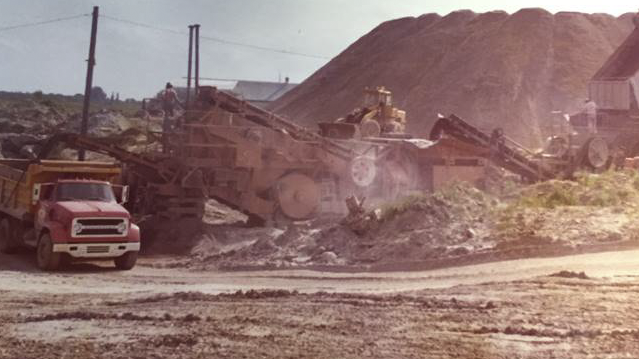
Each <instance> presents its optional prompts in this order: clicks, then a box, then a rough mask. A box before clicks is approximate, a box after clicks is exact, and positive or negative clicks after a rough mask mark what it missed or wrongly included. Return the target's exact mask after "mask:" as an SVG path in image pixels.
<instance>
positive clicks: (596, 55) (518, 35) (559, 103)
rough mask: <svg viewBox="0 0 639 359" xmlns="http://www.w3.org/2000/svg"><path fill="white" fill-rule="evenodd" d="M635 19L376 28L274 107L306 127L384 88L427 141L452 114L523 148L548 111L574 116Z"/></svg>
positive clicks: (496, 17)
mask: <svg viewBox="0 0 639 359" xmlns="http://www.w3.org/2000/svg"><path fill="white" fill-rule="evenodd" d="M632 28H633V25H632V14H626V15H623V16H621V17H618V18H615V17H613V16H609V15H605V14H581V13H566V12H561V13H557V14H555V15H553V14H551V13H549V12H547V11H545V10H542V9H523V10H520V11H518V12H516V13H514V14H512V15H509V14H507V13H505V12H488V13H483V14H476V13H473V12H471V11H456V12H452V13H450V14H448V15H446V16H444V17H441V16H439V15H437V14H426V15H422V16H420V17H417V18H413V17H407V18H402V19H397V20H392V21H388V22H385V23H382V24H381V25H379V26H378V27H377V28H375V29H373V30H372V31H371V32H370V33H368V34H366V35H365V36H363V37H362V38H360V39H359V40H358V41H356V42H355V43H353V44H352V45H351V46H349V47H348V48H347V49H346V50H344V51H343V52H342V53H341V54H339V55H338V56H337V57H335V58H334V59H333V60H331V61H330V62H329V63H328V64H327V65H325V66H324V67H322V68H321V69H320V70H318V71H317V72H315V73H314V74H313V75H312V76H311V77H309V78H308V79H307V80H306V81H304V82H303V83H302V84H301V85H299V86H298V87H296V88H295V89H293V90H292V91H290V92H289V93H287V94H286V95H284V96H283V97H282V98H281V99H279V100H278V101H277V102H276V103H275V104H274V106H273V109H274V110H275V111H276V112H278V113H282V114H284V115H286V116H289V117H290V118H292V119H296V120H298V121H300V122H302V123H304V124H307V125H311V124H313V123H315V122H319V121H332V120H334V119H336V118H338V117H340V116H343V115H344V114H346V113H348V112H350V111H351V110H352V109H353V108H354V107H357V106H359V104H360V103H361V100H362V90H363V88H364V87H365V86H370V87H374V86H380V85H384V86H386V87H387V88H389V89H390V90H391V91H392V92H393V94H394V99H395V102H396V105H397V106H398V107H399V108H402V109H405V110H407V118H408V121H409V126H408V128H409V130H410V131H412V132H413V133H417V134H425V133H427V132H428V131H429V130H430V127H431V126H432V124H433V122H434V121H435V119H436V114H437V113H443V114H448V113H456V114H458V115H460V116H462V117H464V118H467V119H468V120H469V121H471V122H472V123H474V124H476V125H478V126H480V127H482V128H485V129H492V128H494V127H497V126H501V127H503V128H504V129H505V130H506V133H508V134H510V135H512V136H513V137H515V138H517V139H519V140H520V141H524V142H525V143H527V144H528V145H533V144H539V143H540V140H541V138H544V137H545V135H546V133H547V132H548V131H549V129H547V127H548V125H549V124H548V123H549V121H551V119H552V116H551V114H550V112H551V111H552V110H562V111H568V112H572V111H574V110H576V109H577V108H578V106H579V105H580V104H581V103H582V102H583V99H584V98H585V97H586V96H587V81H588V79H589V78H590V77H592V75H593V74H594V73H595V71H596V70H597V69H598V68H599V67H600V66H601V65H602V64H603V63H604V61H605V60H606V58H607V57H608V56H609V55H610V54H612V52H613V51H614V49H615V48H616V47H617V46H618V45H619V44H620V43H621V42H622V41H623V39H624V38H625V37H626V36H627V35H628V34H629V33H630V31H631V29H632Z"/></svg>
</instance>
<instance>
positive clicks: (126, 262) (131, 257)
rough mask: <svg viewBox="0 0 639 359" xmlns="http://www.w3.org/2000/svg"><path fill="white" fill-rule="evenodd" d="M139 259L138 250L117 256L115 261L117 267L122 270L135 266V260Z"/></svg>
mask: <svg viewBox="0 0 639 359" xmlns="http://www.w3.org/2000/svg"><path fill="white" fill-rule="evenodd" d="M137 260H138V252H137V251H135V252H126V253H124V254H123V255H121V256H119V257H117V258H115V259H114V260H113V262H114V263H115V267H116V268H117V269H121V270H130V269H133V267H135V262H137Z"/></svg>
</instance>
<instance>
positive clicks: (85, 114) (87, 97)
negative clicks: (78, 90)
mask: <svg viewBox="0 0 639 359" xmlns="http://www.w3.org/2000/svg"><path fill="white" fill-rule="evenodd" d="M98 12H99V8H98V7H97V6H94V7H93V22H92V23H91V43H90V45H89V59H88V60H87V79H86V84H85V86H84V105H83V107H82V124H81V126H80V134H81V135H83V136H84V135H86V134H87V130H88V123H89V106H90V105H91V87H92V86H93V67H94V66H95V41H96V37H97V34H98ZM84 157H85V153H84V149H80V151H79V152H78V160H80V161H84Z"/></svg>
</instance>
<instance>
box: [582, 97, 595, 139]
mask: <svg viewBox="0 0 639 359" xmlns="http://www.w3.org/2000/svg"><path fill="white" fill-rule="evenodd" d="M584 113H585V114H586V119H587V121H588V133H590V134H591V135H594V134H595V133H597V104H596V103H595V101H593V100H592V99H587V100H586V102H585V103H584Z"/></svg>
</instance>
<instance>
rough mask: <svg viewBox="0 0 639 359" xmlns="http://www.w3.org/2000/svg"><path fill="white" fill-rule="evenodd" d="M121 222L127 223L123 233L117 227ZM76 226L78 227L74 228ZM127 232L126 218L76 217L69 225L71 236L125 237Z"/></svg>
mask: <svg viewBox="0 0 639 359" xmlns="http://www.w3.org/2000/svg"><path fill="white" fill-rule="evenodd" d="M123 223H124V224H126V225H127V230H125V231H124V233H122V232H121V231H120V230H119V229H118V228H120V227H121V226H122V224H123ZM77 227H79V228H80V229H79V230H76V228H77ZM127 234H128V221H127V219H126V218H76V219H74V220H73V224H72V225H71V236H72V237H125V236H126V235H127ZM107 250H108V248H107ZM95 253H98V252H95Z"/></svg>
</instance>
